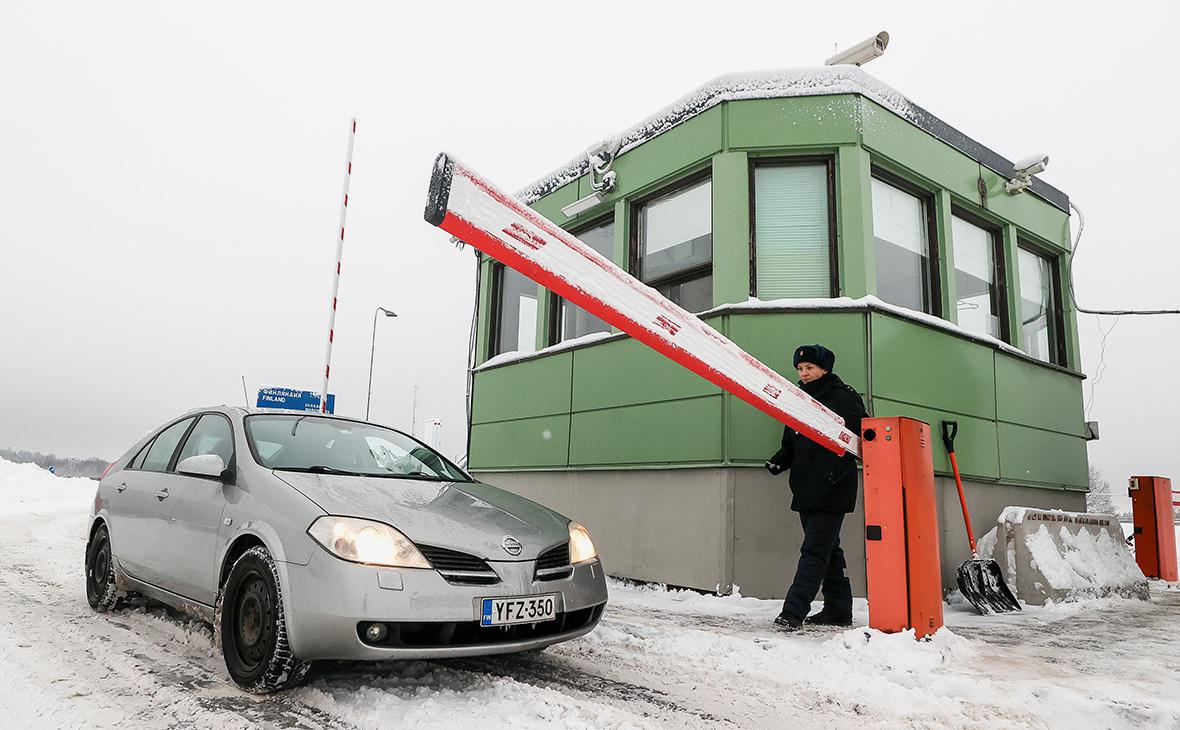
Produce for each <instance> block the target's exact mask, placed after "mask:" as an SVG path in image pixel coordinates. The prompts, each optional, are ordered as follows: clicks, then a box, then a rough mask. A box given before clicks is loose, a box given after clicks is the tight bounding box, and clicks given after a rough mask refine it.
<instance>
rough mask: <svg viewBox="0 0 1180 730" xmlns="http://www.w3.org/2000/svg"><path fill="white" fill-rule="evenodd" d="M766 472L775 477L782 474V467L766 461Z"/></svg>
mask: <svg viewBox="0 0 1180 730" xmlns="http://www.w3.org/2000/svg"><path fill="white" fill-rule="evenodd" d="M766 471H768V472H770V473H771V474H773V475H775V476H778V475H779V474H782V473H783V467H782V465H781V464H776V463H774V462H773V461H768V462H766Z"/></svg>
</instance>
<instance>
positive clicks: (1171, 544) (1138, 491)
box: [1128, 477, 1180, 581]
mask: <svg viewBox="0 0 1180 730" xmlns="http://www.w3.org/2000/svg"><path fill="white" fill-rule="evenodd" d="M1128 493H1129V494H1130V495H1131V518H1132V520H1133V521H1134V524H1135V562H1136V563H1138V564H1139V569H1140V570H1142V571H1143V575H1145V576H1147V577H1148V578H1159V579H1161V580H1168V581H1175V580H1177V579H1180V576H1178V575H1177V570H1176V528H1175V526H1174V524H1173V511H1172V510H1173V507H1172V505H1173V502H1172V480H1171V479H1168V478H1167V477H1131V479H1130V489H1129V490H1128Z"/></svg>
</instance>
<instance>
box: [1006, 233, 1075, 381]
mask: <svg viewBox="0 0 1180 730" xmlns="http://www.w3.org/2000/svg"><path fill="white" fill-rule="evenodd" d="M1017 256H1018V259H1017V266H1018V267H1019V272H1020V318H1021V320H1022V323H1023V325H1024V330H1023V331H1024V335H1023V341H1022V343H1021V349H1022V350H1024V351H1025V352H1027V353H1028V354H1029V355H1032V356H1033V357H1035V358H1037V359H1038V360H1043V361H1045V362H1051V363H1053V364H1055V365H1064V364H1065V357H1064V352H1065V346H1064V332H1063V325H1062V318H1061V300H1060V292H1061V286H1060V281H1059V280H1058V276H1057V271H1056V268H1057V267H1056V266H1054V264H1053V260H1052V259H1050V258H1048V257H1046V256H1042V255H1041V254H1039V253H1036V252H1034V251H1032V250H1030V249H1029V248H1027V247H1026V246H1025V244H1024V243H1023V242H1021V244H1020V248H1019V249H1017Z"/></svg>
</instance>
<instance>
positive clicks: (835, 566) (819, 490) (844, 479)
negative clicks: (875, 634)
mask: <svg viewBox="0 0 1180 730" xmlns="http://www.w3.org/2000/svg"><path fill="white" fill-rule="evenodd" d="M800 387H802V388H803V390H804V391H805V392H806V393H807V394H808V395H810V396H811V397H812V398H815V399H816V400H817V401H819V402H820V403H823V404H824V405H825V406H827V407H828V408H829V409H831V410H832V411H835V412H836V413H837V414H838V415H840V416H841V417H842V418H843V419H844V425H845V427H846V428H848V430H849V431H852V432H853V433H856V434H859V433H860V422H861V419H862V418H864V417H865V416H867V415H868V413H867V412H866V411H865V406H864V401H862V400H861V398H860V395H859V394H858V393H857V392H856V391H855V390H853V389H852V387H851V386H849V385H847V384H845V382H844V381H843V380H841V379H840V377H839V376H838V375H836V374H835V373H831V372H829V373H826V374H825V375H824V376H823V377H821V378H819V379H817V380H813V381H812V382H810V383H804V384H802V385H801V386H800ZM768 465H769V466H771V467H772V471H774V473H778V472H780V471H782V470H783V469H790V470H791V476H790V484H791V492H792V493H793V497H792V499H791V509H792V510H794V511H795V512H798V513H799V521H800V522H801V523H802V525H803V545H802V546H801V547H800V550H799V565H798V568H797V569H796V571H795V579H794V581H792V583H791V587H790V589H789V590H788V591H787V597H786V600H785V601H784V602H783V614H784V615H789V616H791V617H793V618H794V619H796V620H802V619H804V618H806V617H807V614H808V612H809V611H810V607H811V601H812V600H813V599H814V598H815V595H816V593H817V592H818V591H819V589H820V587H821V586H822V587H823V597H824V613H825V614H826V617H827V618H829V619H834V620H835V621H839V622H847V621H850V620H851V618H852V586H851V584H850V583H849V582H848V577H847V576H846V575H845V574H844V568H845V567H846V564H845V562H844V551H843V550H842V549H841V548H840V526H841V524H842V523H843V522H844V515H845V514H847V513H848V512H851V511H853V510H854V509H855V508H856V487H857V477H856V459H855V457H853V456H852V455H850V454H844V455H843V456H836V455H835V454H834V453H832V452H831V451H828V450H827V449H825V448H824V447H822V446H820V445H819V444H816V443H815V442H814V441H812V440H811V439H809V438H807V437H806V436H800V435H799V434H798V433H797V432H796V431H795V430H794V429H792V428H790V427H787V428H786V429H784V431H783V441H782V448H780V449H779V450H778V452H777V453H776V454H775V455H774V456H772V457H770V461H769V462H768Z"/></svg>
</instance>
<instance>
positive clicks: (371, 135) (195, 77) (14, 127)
mask: <svg viewBox="0 0 1180 730" xmlns="http://www.w3.org/2000/svg"><path fill="white" fill-rule="evenodd" d="M884 5H885V3H880V2H870V3H849V2H841V3H808V4H789V3H782V2H773V3H743V2H738V1H735V0H731V1H730V2H726V3H713V4H699V3H698V4H694V3H676V4H671V3H668V4H663V6H662V7H658V8H657V7H656V4H654V3H652V4H642V3H634V2H626V3H620V2H608V1H602V2H595V3H578V4H576V5H573V4H564V3H551V2H548V3H528V4H523V3H518V4H511V3H465V2H446V3H439V2H436V3H417V4H405V5H403V4H398V5H394V4H391V3H315V4H312V3H296V2H282V3H279V2H266V3H261V2H251V3H242V2H234V3H219V2H202V3H189V4H181V3H158V2H150V3H148V2H143V3H139V2H137V3H127V2H112V3H102V4H96V3H90V2H84V3H83V2H77V3H62V2H54V3H43V2H6V3H4V5H3V8H2V9H0V252H2V259H0V261H2V269H0V271H2V277H3V278H2V280H0V305H2V311H3V314H2V316H0V347H2V348H3V349H2V352H3V356H2V357H0V384H2V385H3V388H4V392H5V398H4V407H3V409H0V447H12V448H25V449H32V450H40V451H54V452H57V453H58V454H61V455H75V456H90V455H95V456H101V457H103V458H107V459H113V458H115V457H117V456H118V455H119V454H120V453H122V451H123V450H124V449H126V448H127V447H128V446H129V445H130V444H131V443H132V442H133V441H135V440H136V439H138V438H139V437H140V436H141V435H143V434H144V433H146V432H147V431H148V430H150V429H151V428H153V427H154V426H156V425H157V424H159V423H160V422H162V421H163V420H165V419H167V418H169V417H171V416H173V415H175V414H177V413H179V412H182V411H184V410H187V409H189V408H192V407H195V406H199V405H204V404H210V403H241V402H243V399H244V397H245V396H244V395H243V392H242V377H243V376H244V377H245V379H246V384H247V388H248V389H249V391H250V398H251V399H253V397H254V391H255V389H256V388H257V387H258V386H259V385H260V384H276V385H285V386H294V387H306V388H309V389H318V388H319V386H320V381H319V378H320V375H321V373H322V368H323V358H324V347H325V338H326V327H327V315H328V300H329V296H330V286H331V270H332V264H333V257H334V255H335V240H334V232H335V228H336V223H337V216H338V206H339V195H340V188H341V184H342V171H341V167H342V164H343V157H344V149H345V143H346V131H347V123H348V119H349V117H351V116H356V117H357V118H358V119H359V129H358V136H357V142H356V153H355V162H354V168H353V172H354V174H353V180H352V197H351V200H350V208H349V220H348V237H347V241H346V245H345V250H344V265H343V279H342V282H341V286H340V305H339V314H338V319H337V325H336V349H335V353H334V356H333V378H332V390H333V392H335V393H337V394H338V400H337V403H338V407H337V411H338V412H340V413H344V414H348V415H357V416H360V415H363V414H364V408H365V392H366V378H367V375H368V364H369V343H370V335H371V329H370V328H371V326H372V314H373V310H374V308H375V307H377V306H384V307H387V308H390V309H392V310H394V311H396V312H397V313H398V315H399V317H398V318H397V319H396V320H383V321H381V322H380V323H379V325H378V327H379V331H378V333H377V349H376V363H377V366H376V375H375V376H374V385H373V406H372V409H373V417H374V419H375V420H379V421H384V422H387V423H391V424H395V425H400V426H408V425H409V420H410V411H411V402H412V392H413V386H414V385H415V384H417V385H419V386H420V395H419V406H418V418H419V423H421V421H422V420H423V419H425V418H430V417H436V418H440V419H442V420H443V422H444V427H443V448H444V451H446V452H447V453H448V454H451V455H454V454H456V453H458V452H460V451H461V450H462V448H463V442H464V432H463V430H464V429H463V422H464V408H463V399H464V366H465V359H466V352H467V333H468V326H469V322H470V315H471V305H472V295H473V291H474V279H473V276H474V269H473V258H472V255H471V253H470V252H466V253H465V252H460V251H457V250H455V249H454V248H452V247H451V246H450V245H449V244H448V242H447V237H446V236H445V235H444V234H441V233H440V232H439V231H436V230H434V229H432V228H430V227H429V226H428V225H426V224H425V223H424V222H423V221H422V208H423V205H424V201H425V192H426V184H427V182H428V179H429V173H430V163H431V161H432V159H433V157H434V155H435V154H436V153H437V152H438V151H440V150H442V149H447V150H450V151H452V152H453V153H455V154H457V155H458V156H460V157H462V158H463V159H464V160H466V161H468V162H469V163H471V164H472V165H473V166H474V167H475V168H476V169H478V170H480V171H481V172H482V173H483V174H485V175H487V176H488V177H489V178H490V179H492V180H494V181H496V182H497V183H498V184H500V185H501V186H503V187H506V188H508V189H517V188H519V187H521V186H523V185H525V184H527V183H529V182H531V181H532V180H534V179H535V178H537V177H540V176H541V175H543V174H545V173H547V172H548V171H550V170H551V169H553V168H555V167H558V166H559V165H561V164H562V163H564V162H565V161H566V160H568V159H570V158H571V157H573V156H574V155H576V154H578V153H579V152H580V151H581V150H582V149H583V148H584V147H586V146H587V145H589V144H591V143H593V142H595V141H596V140H598V139H601V138H603V137H605V136H607V135H608V134H610V133H612V132H615V131H618V130H621V129H623V128H625V127H627V126H629V125H631V124H633V123H634V122H636V121H638V120H640V119H641V118H643V117H645V116H647V115H649V114H651V113H652V112H655V111H657V110H658V109H660V108H661V107H663V106H664V105H666V104H667V103H669V102H671V101H673V100H675V99H676V98H678V97H680V96H681V95H683V94H685V93H687V92H688V91H690V90H692V89H693V88H695V87H696V86H699V85H700V84H703V83H705V82H706V81H708V80H710V79H711V78H713V77H715V76H718V75H720V74H723V73H729V72H734V71H749V70H757V69H773V68H793V67H805V66H817V65H821V64H822V62H823V59H824V58H826V57H827V56H829V55H831V53H832V51H833V48H834V46H835V45H837V44H839V45H841V46H842V47H843V46H847V45H850V44H852V43H855V42H857V41H860V40H862V39H863V38H865V37H867V36H869V35H872V34H874V33H876V32H877V31H879V30H882V29H885V30H888V31H889V33H890V34H891V42H890V46H889V50H888V52H887V53H886V55H885V56H884V57H882V58H880V59H878V60H876V61H874V62H873V63H872V64H870V65H869V66H867V67H866V70H867V71H869V72H870V73H872V74H873V75H875V76H877V77H878V78H880V79H881V80H882V81H884V82H886V83H888V84H890V85H892V86H894V87H895V88H897V89H898V90H900V91H901V92H903V93H904V94H906V95H907V96H909V97H910V98H911V99H913V100H914V101H916V102H917V103H919V104H921V105H923V106H925V107H926V108H927V109H929V110H930V111H931V112H933V113H934V114H936V115H938V116H939V117H941V118H942V119H944V120H946V121H947V122H949V123H950V124H952V125H953V126H955V127H957V128H959V129H960V130H962V131H963V132H965V133H967V134H968V135H970V136H972V137H974V138H975V139H977V140H979V141H981V142H983V143H984V144H986V145H988V146H990V147H992V148H993V149H995V150H996V151H998V152H1000V153H1001V154H1004V155H1005V156H1007V157H1009V158H1011V159H1016V158H1020V157H1023V156H1025V155H1028V154H1030V153H1033V152H1040V151H1044V152H1048V153H1049V155H1050V157H1051V164H1050V166H1049V169H1048V171H1047V172H1045V173H1044V174H1043V175H1042V177H1043V178H1044V179H1045V180H1046V181H1048V182H1050V183H1052V184H1053V185H1055V186H1057V187H1058V188H1061V189H1062V190H1064V191H1066V192H1067V193H1068V194H1069V195H1070V197H1071V198H1072V199H1073V200H1074V201H1075V202H1076V203H1077V204H1078V205H1079V206H1080V207H1081V208H1082V210H1083V211H1084V212H1085V214H1086V216H1087V227H1086V233H1085V237H1084V238H1083V243H1082V254H1081V256H1080V257H1079V259H1078V263H1077V267H1076V278H1077V284H1078V295H1079V298H1080V299H1081V301H1082V303H1083V304H1084V305H1088V306H1091V307H1098V306H1102V307H1120V308H1125V307H1133V306H1143V307H1168V308H1176V307H1180V294H1178V293H1177V291H1176V276H1177V271H1178V263H1180V253H1178V247H1177V236H1176V233H1175V229H1174V226H1173V225H1172V221H1173V218H1174V210H1175V182H1174V177H1173V173H1174V171H1175V170H1176V169H1178V168H1180V159H1178V158H1180V151H1178V149H1180V148H1178V146H1177V145H1176V144H1175V143H1174V142H1173V137H1174V136H1175V130H1174V127H1175V120H1176V117H1177V115H1176V107H1177V102H1176V93H1175V92H1176V88H1177V83H1176V81H1175V78H1176V70H1175V67H1176V63H1175V54H1176V40H1175V38H1174V34H1175V29H1176V27H1177V21H1178V20H1180V14H1178V12H1177V10H1176V9H1175V8H1176V6H1175V4H1174V3H1167V4H1165V3H1160V4H1158V8H1157V9H1156V10H1154V11H1144V10H1136V11H1135V12H1134V13H1131V12H1128V11H1127V9H1126V8H1127V7H1128V6H1127V5H1125V4H1110V3H1095V4H1084V3H1077V2H1068V3H1066V2H1061V3H1004V2H997V3H990V4H986V5H980V4H967V5H964V4H960V3H942V2H931V3H912V4H904V5H903V7H894V8H890V9H885V8H884V7H883V6H884ZM407 7H408V8H409V9H407ZM567 7H569V8H570V9H568V10H567V9H565V8H567ZM1084 7H1089V8H1091V9H1083V8H1084ZM1079 321H1080V325H1081V330H1082V337H1083V354H1084V358H1085V359H1084V363H1083V366H1084V370H1085V372H1086V373H1087V374H1088V375H1090V376H1091V380H1089V381H1087V384H1086V395H1087V397H1089V395H1090V388H1091V385H1094V384H1096V392H1095V394H1094V399H1093V405H1092V408H1091V412H1090V414H1089V417H1090V418H1093V419H1096V420H1098V421H1099V422H1100V423H1101V428H1102V439H1101V441H1099V442H1097V443H1094V444H1092V445H1091V446H1090V455H1091V459H1092V462H1093V463H1094V464H1095V465H1097V466H1098V467H1099V468H1100V469H1102V470H1103V472H1104V473H1105V474H1106V475H1107V477H1108V478H1109V479H1110V480H1111V481H1112V482H1114V483H1115V485H1116V488H1117V489H1118V490H1121V488H1122V484H1124V483H1125V482H1124V480H1125V478H1126V477H1127V476H1128V475H1130V474H1131V473H1133V472H1138V473H1159V474H1164V475H1170V476H1172V477H1174V478H1177V477H1180V449H1178V448H1177V447H1176V443H1175V437H1176V434H1177V428H1176V426H1175V425H1174V424H1173V421H1172V418H1171V415H1170V413H1169V412H1168V409H1169V408H1170V407H1175V405H1176V404H1177V403H1178V402H1180V398H1177V395H1178V393H1180V386H1178V385H1177V379H1176V377H1175V376H1174V374H1173V370H1174V368H1173V365H1174V361H1175V360H1176V357H1177V355H1178V354H1180V345H1178V344H1177V342H1178V339H1180V318H1177V317H1172V318H1143V317H1124V318H1122V319H1121V320H1120V321H1119V322H1118V325H1117V327H1115V329H1114V330H1113V333H1112V334H1111V335H1110V336H1109V338H1108V339H1107V341H1106V348H1105V355H1104V356H1102V355H1100V347H1099V345H1100V342H1101V339H1102V338H1101V335H1100V332H1099V329H1098V321H1097V319H1096V318H1095V317H1092V316H1083V317H1081V318H1080V320H1079ZM1113 322H1114V320H1113V318H1103V320H1102V326H1103V327H1104V328H1107V329H1108V328H1109V327H1110V326H1111V325H1112V324H1113ZM1102 357H1104V360H1102ZM1100 362H1104V363H1105V371H1104V374H1103V375H1102V377H1101V378H1100V379H1099V378H1094V377H1093V376H1094V375H1095V374H1096V372H1097V371H1098V367H1099V363H1100ZM921 367H922V366H921V364H915V371H916V372H917V371H920V369H921Z"/></svg>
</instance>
